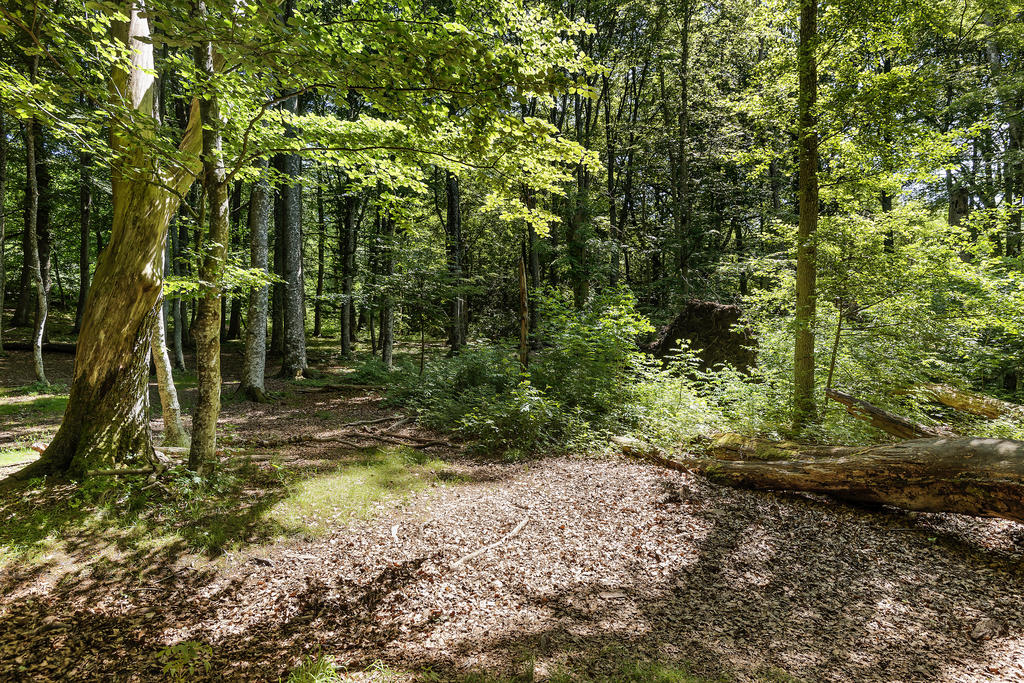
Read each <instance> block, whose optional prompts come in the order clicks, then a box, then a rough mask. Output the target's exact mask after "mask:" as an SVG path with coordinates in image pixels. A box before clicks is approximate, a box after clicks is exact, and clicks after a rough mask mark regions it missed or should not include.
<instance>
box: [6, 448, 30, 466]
mask: <svg viewBox="0 0 1024 683" xmlns="http://www.w3.org/2000/svg"><path fill="white" fill-rule="evenodd" d="M38 456H39V454H38V453H36V452H35V451H34V450H32V449H31V448H14V449H8V450H0V467H7V466H9V465H19V464H21V463H28V462H31V461H32V460H35V459H36V458H37V457H38Z"/></svg>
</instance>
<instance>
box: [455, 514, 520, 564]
mask: <svg viewBox="0 0 1024 683" xmlns="http://www.w3.org/2000/svg"><path fill="white" fill-rule="evenodd" d="M529 521H530V518H529V517H524V518H523V521H521V522H519V524H517V525H516V528H515V529H513V530H512V531H510V532H508V533H507V534H505V535H504V536H502V537H501V538H500V539H498V540H497V541H495V542H494V543H491V544H490V545H485V546H484V547H483V548H480V549H479V550H474V551H473V552H471V553H470V554H469V555H464V556H463V557H460V558H459V559H457V560H455V562H453V563H452V566H453V567H458V566H459V565H461V564H463V563H465V562H468V561H469V560H472V559H473V558H474V557H477V556H478V555H482V554H484V553H486V552H487V551H488V550H493V549H494V548H497V547H498V546H499V545H501V544H502V543H505V542H506V541H508V540H509V539H510V538H512V537H513V536H515V535H516V534H518V533H519V532H520V531H522V530H523V527H524V526H526V523H527V522H529Z"/></svg>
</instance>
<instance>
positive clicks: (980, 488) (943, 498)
mask: <svg viewBox="0 0 1024 683" xmlns="http://www.w3.org/2000/svg"><path fill="white" fill-rule="evenodd" d="M614 441H615V442H616V443H617V444H618V445H619V446H620V448H622V450H623V451H624V452H625V453H627V454H629V455H633V456H636V457H642V458H644V459H647V460H651V461H653V462H657V463H658V464H660V465H663V466H666V467H671V468H672V469H680V470H688V471H691V472H695V473H699V474H702V475H703V476H705V477H707V478H708V479H709V480H711V481H713V482H715V483H717V484H721V485H724V486H730V487H733V488H744V489H761V490H772V491H804V492H810V493H822V494H827V495H829V496H832V497H834V498H838V499H841V500H846V501H851V502H858V503H875V504H883V505H892V506H894V507H899V508H903V509H906V510H916V511H920V512H955V513H961V514H967V515H974V516H977V517H1001V518H1004V519H1011V520H1014V521H1018V522H1024V441H1010V440H1006V439H972V438H958V439H950V438H941V437H940V438H928V439H913V440H910V441H903V442H901V443H896V444H883V445H879V446H868V447H856V446H804V445H800V444H795V443H789V442H771V441H766V440H763V439H749V438H746V437H742V436H739V435H735V434H727V435H725V436H723V437H722V438H719V439H718V440H717V441H716V442H715V444H713V445H712V446H711V448H710V454H711V455H712V456H713V457H712V458H683V459H678V458H671V457H669V456H668V454H666V453H665V452H664V451H662V450H661V449H658V448H655V447H652V446H647V445H644V444H642V443H641V442H636V441H635V440H631V439H614ZM623 442H628V443H623Z"/></svg>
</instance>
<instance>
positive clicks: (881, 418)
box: [825, 389, 955, 439]
mask: <svg viewBox="0 0 1024 683" xmlns="http://www.w3.org/2000/svg"><path fill="white" fill-rule="evenodd" d="M825 395H826V396H827V397H828V398H830V399H832V400H833V401H835V402H837V403H841V404H843V405H844V406H846V412H848V413H849V414H850V415H853V416H854V417H855V418H857V419H858V420H864V421H866V422H867V423H868V424H870V425H871V426H872V427H878V428H879V429H881V430H882V431H884V432H886V433H887V434H892V435H893V436H895V437H896V438H898V439H920V438H922V437H940V436H941V437H951V436H955V434H953V433H952V432H950V431H949V430H947V429H940V428H937V427H929V426H927V425H923V424H919V423H917V422H914V421H913V420H908V419H907V418H905V417H902V416H900V415H896V414H895V413H890V412H889V411H888V410H883V409H881V408H879V407H878V406H875V405H872V404H870V403H868V402H867V401H865V400H863V399H859V398H856V397H854V396H851V395H850V394H847V393H846V392H843V391H836V390H835V389H829V390H828V391H827V392H825Z"/></svg>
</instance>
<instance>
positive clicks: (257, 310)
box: [240, 160, 274, 402]
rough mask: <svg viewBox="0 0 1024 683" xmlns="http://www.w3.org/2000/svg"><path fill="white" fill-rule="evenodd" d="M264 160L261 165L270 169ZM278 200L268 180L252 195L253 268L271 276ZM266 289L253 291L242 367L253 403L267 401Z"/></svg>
mask: <svg viewBox="0 0 1024 683" xmlns="http://www.w3.org/2000/svg"><path fill="white" fill-rule="evenodd" d="M266 164H267V162H266V161H263V160H260V161H259V162H257V165H259V166H261V167H262V168H265V167H266ZM273 203H274V197H273V192H272V191H271V189H270V185H269V184H268V183H267V181H266V180H264V179H262V178H261V179H259V180H257V181H256V182H255V183H253V186H252V191H251V193H250V194H249V226H248V227H249V267H250V268H257V269H259V270H260V271H262V272H264V273H266V272H267V251H268V249H267V241H268V235H267V231H268V229H269V227H270V212H271V210H272V209H273ZM268 290H269V287H268V286H267V285H262V286H260V287H253V288H252V289H251V290H250V291H249V311H248V324H247V325H246V328H245V359H244V363H243V366H242V383H241V385H240V389H241V391H242V393H243V394H245V396H246V397H247V398H248V399H249V400H250V401H258V402H265V401H266V400H267V393H266V388H265V387H264V374H265V372H266V366H267V292H268Z"/></svg>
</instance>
